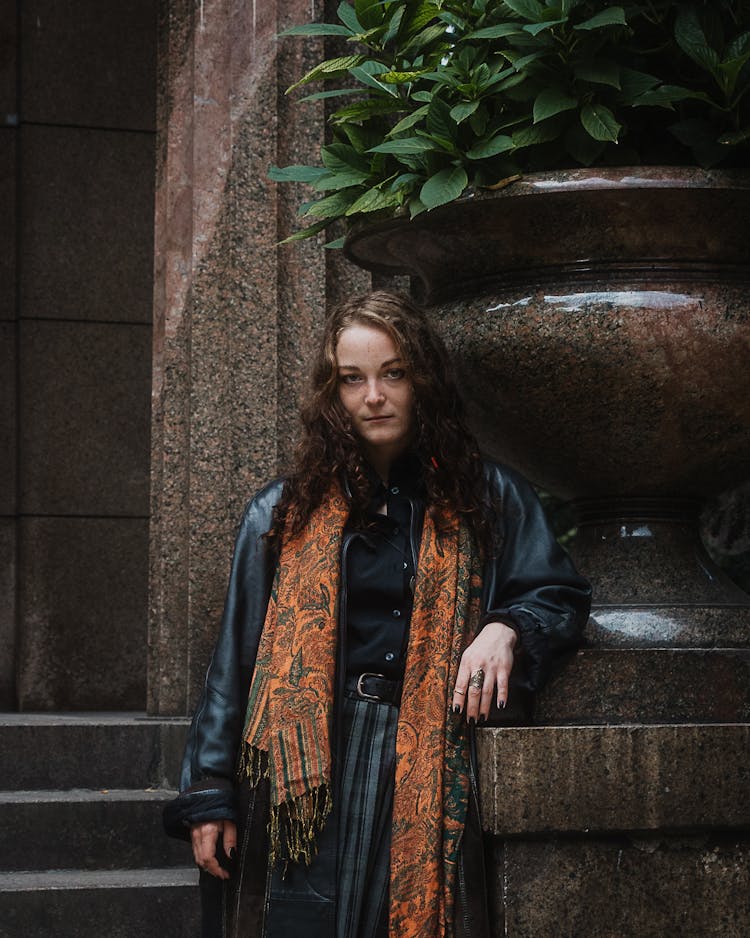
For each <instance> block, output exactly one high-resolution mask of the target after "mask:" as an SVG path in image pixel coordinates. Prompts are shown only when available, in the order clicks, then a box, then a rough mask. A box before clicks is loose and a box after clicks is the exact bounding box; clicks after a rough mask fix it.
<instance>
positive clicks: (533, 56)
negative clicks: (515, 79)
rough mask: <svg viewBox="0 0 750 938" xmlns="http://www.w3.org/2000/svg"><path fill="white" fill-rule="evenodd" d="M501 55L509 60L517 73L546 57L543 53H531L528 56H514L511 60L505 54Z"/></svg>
mask: <svg viewBox="0 0 750 938" xmlns="http://www.w3.org/2000/svg"><path fill="white" fill-rule="evenodd" d="M503 55H504V56H505V58H506V59H509V60H510V62H511V65H512V66H513V68H514V69H515V70H516V71H517V72H521V71H523V70H524V69H525V68H526V66H527V65H531V64H532V62H536V61H538V60H539V59H543V58H545V56H546V53H545V52H531V53H529V55H522V56H516V55H514V56H513V57H512V58H511V56H510V55H509V54H508V53H507V52H503Z"/></svg>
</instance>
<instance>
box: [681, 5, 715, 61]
mask: <svg viewBox="0 0 750 938" xmlns="http://www.w3.org/2000/svg"><path fill="white" fill-rule="evenodd" d="M674 38H675V39H676V41H677V45H678V46H679V47H680V48H681V49H682V51H683V52H684V53H685V54H686V55H688V56H690V58H691V59H692V60H693V61H694V62H696V63H697V64H698V65H700V66H701V67H702V68H705V69H706V70H707V71H709V72H711V74H714V73H715V72H716V69H717V68H718V67H719V53H718V52H717V51H716V50H715V49H712V48H711V46H710V45H709V44H708V40H707V39H706V34H705V33H704V32H703V27H702V26H701V24H700V20H699V19H698V14H697V12H696V11H695V10H694V9H693V8H692V7H685V6H684V5H682V4H681V5H680V9H679V11H678V13H677V18H676V20H675V24H674Z"/></svg>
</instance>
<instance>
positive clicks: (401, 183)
mask: <svg viewBox="0 0 750 938" xmlns="http://www.w3.org/2000/svg"><path fill="white" fill-rule="evenodd" d="M421 178H422V177H421V176H418V175H417V174H416V173H401V175H400V176H397V177H396V179H394V180H393V182H392V183H391V192H398V191H399V189H404V188H411V186H412V185H413V183H415V182H419V180H420V179H421Z"/></svg>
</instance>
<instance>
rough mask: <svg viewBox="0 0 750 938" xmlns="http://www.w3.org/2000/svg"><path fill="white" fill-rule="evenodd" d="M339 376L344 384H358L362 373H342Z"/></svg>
mask: <svg viewBox="0 0 750 938" xmlns="http://www.w3.org/2000/svg"><path fill="white" fill-rule="evenodd" d="M339 378H340V381H341V383H342V384H356V383H357V382H358V381H360V380H361V377H360V375H340V376H339Z"/></svg>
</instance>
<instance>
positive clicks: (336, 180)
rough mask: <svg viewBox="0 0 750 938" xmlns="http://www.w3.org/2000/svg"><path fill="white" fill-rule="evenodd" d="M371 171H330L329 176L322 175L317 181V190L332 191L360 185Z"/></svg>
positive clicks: (315, 186)
mask: <svg viewBox="0 0 750 938" xmlns="http://www.w3.org/2000/svg"><path fill="white" fill-rule="evenodd" d="M369 175H370V174H369V173H358V172H356V171H354V170H352V171H351V172H341V173H330V174H329V175H327V176H321V177H320V179H319V180H318V181H317V182H316V183H315V185H314V189H315V191H316V192H331V191H332V190H334V189H348V188H350V187H351V186H360V185H362V183H363V182H366V181H367V178H368V177H369Z"/></svg>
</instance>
